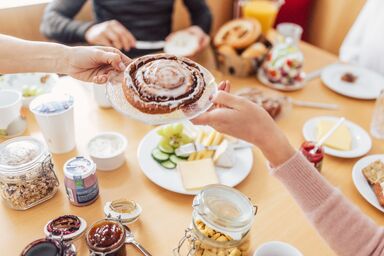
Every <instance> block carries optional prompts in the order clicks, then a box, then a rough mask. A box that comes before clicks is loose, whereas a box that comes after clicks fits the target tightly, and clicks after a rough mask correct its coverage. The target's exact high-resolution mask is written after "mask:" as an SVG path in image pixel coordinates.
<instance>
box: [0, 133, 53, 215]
mask: <svg viewBox="0 0 384 256" xmlns="http://www.w3.org/2000/svg"><path fill="white" fill-rule="evenodd" d="M58 186H59V181H58V179H57V177H56V174H55V171H54V166H53V163H52V156H51V155H50V153H49V152H48V150H47V148H46V147H45V146H44V145H43V144H42V143H41V142H40V141H39V140H37V139H35V138H32V137H18V138H14V139H11V140H7V141H5V142H3V143H2V144H0V193H1V196H2V197H3V199H4V200H5V202H6V203H7V204H8V206H9V207H11V208H13V209H16V210H26V209H29V208H31V207H33V206H35V205H38V204H40V203H42V202H44V201H46V200H48V199H50V198H51V197H53V196H54V195H55V193H56V191H57V187H58Z"/></svg>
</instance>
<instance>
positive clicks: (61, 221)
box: [44, 215, 87, 241]
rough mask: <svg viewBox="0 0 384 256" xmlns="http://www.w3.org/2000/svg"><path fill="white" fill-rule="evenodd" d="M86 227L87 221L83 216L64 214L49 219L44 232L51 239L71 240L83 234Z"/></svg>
mask: <svg viewBox="0 0 384 256" xmlns="http://www.w3.org/2000/svg"><path fill="white" fill-rule="evenodd" d="M86 228H87V222H86V221H85V220H84V219H83V218H81V217H78V216H75V215H63V216H60V217H58V218H55V219H53V220H50V221H48V222H47V224H45V226H44V234H45V235H46V236H47V237H49V238H51V239H55V240H64V241H71V240H75V239H76V238H78V237H79V236H81V235H82V234H83V233H84V231H85V229H86ZM59 233H61V234H59Z"/></svg>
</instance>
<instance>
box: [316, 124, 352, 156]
mask: <svg viewBox="0 0 384 256" xmlns="http://www.w3.org/2000/svg"><path fill="white" fill-rule="evenodd" d="M335 124H336V122H333V121H320V122H319V123H318V125H317V138H316V139H317V141H319V140H320V139H321V138H322V137H323V136H324V135H325V134H326V133H327V132H328V131H329V130H330V129H332V127H333V126H334V125H335ZM324 145H325V146H328V147H330V148H333V149H337V150H344V151H346V150H351V148H352V136H351V132H350V131H349V129H348V127H347V126H346V125H344V124H342V125H341V126H340V127H339V128H337V129H336V131H335V132H334V133H333V134H332V135H331V137H329V138H328V139H327V140H326V141H325V143H324Z"/></svg>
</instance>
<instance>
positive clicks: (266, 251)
mask: <svg viewBox="0 0 384 256" xmlns="http://www.w3.org/2000/svg"><path fill="white" fill-rule="evenodd" d="M271 255H273V256H303V254H302V253H301V252H300V251H299V250H298V249H296V248H295V247H293V246H292V245H290V244H288V243H284V242H279V241H271V242H268V243H265V244H262V245H261V246H260V247H259V248H257V250H256V251H255V253H254V254H253V256H271Z"/></svg>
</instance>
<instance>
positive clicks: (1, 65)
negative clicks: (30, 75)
mask: <svg viewBox="0 0 384 256" xmlns="http://www.w3.org/2000/svg"><path fill="white" fill-rule="evenodd" d="M69 51H70V47H67V46H64V45H60V44H55V43H44V42H31V41H26V40H22V39H17V38H14V37H10V36H5V35H0V73H2V74H4V73H20V72H37V71H39V72H55V73H63V74H65V73H67V70H66V69H67V66H68V65H67V64H68V58H67V56H68V53H69Z"/></svg>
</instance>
